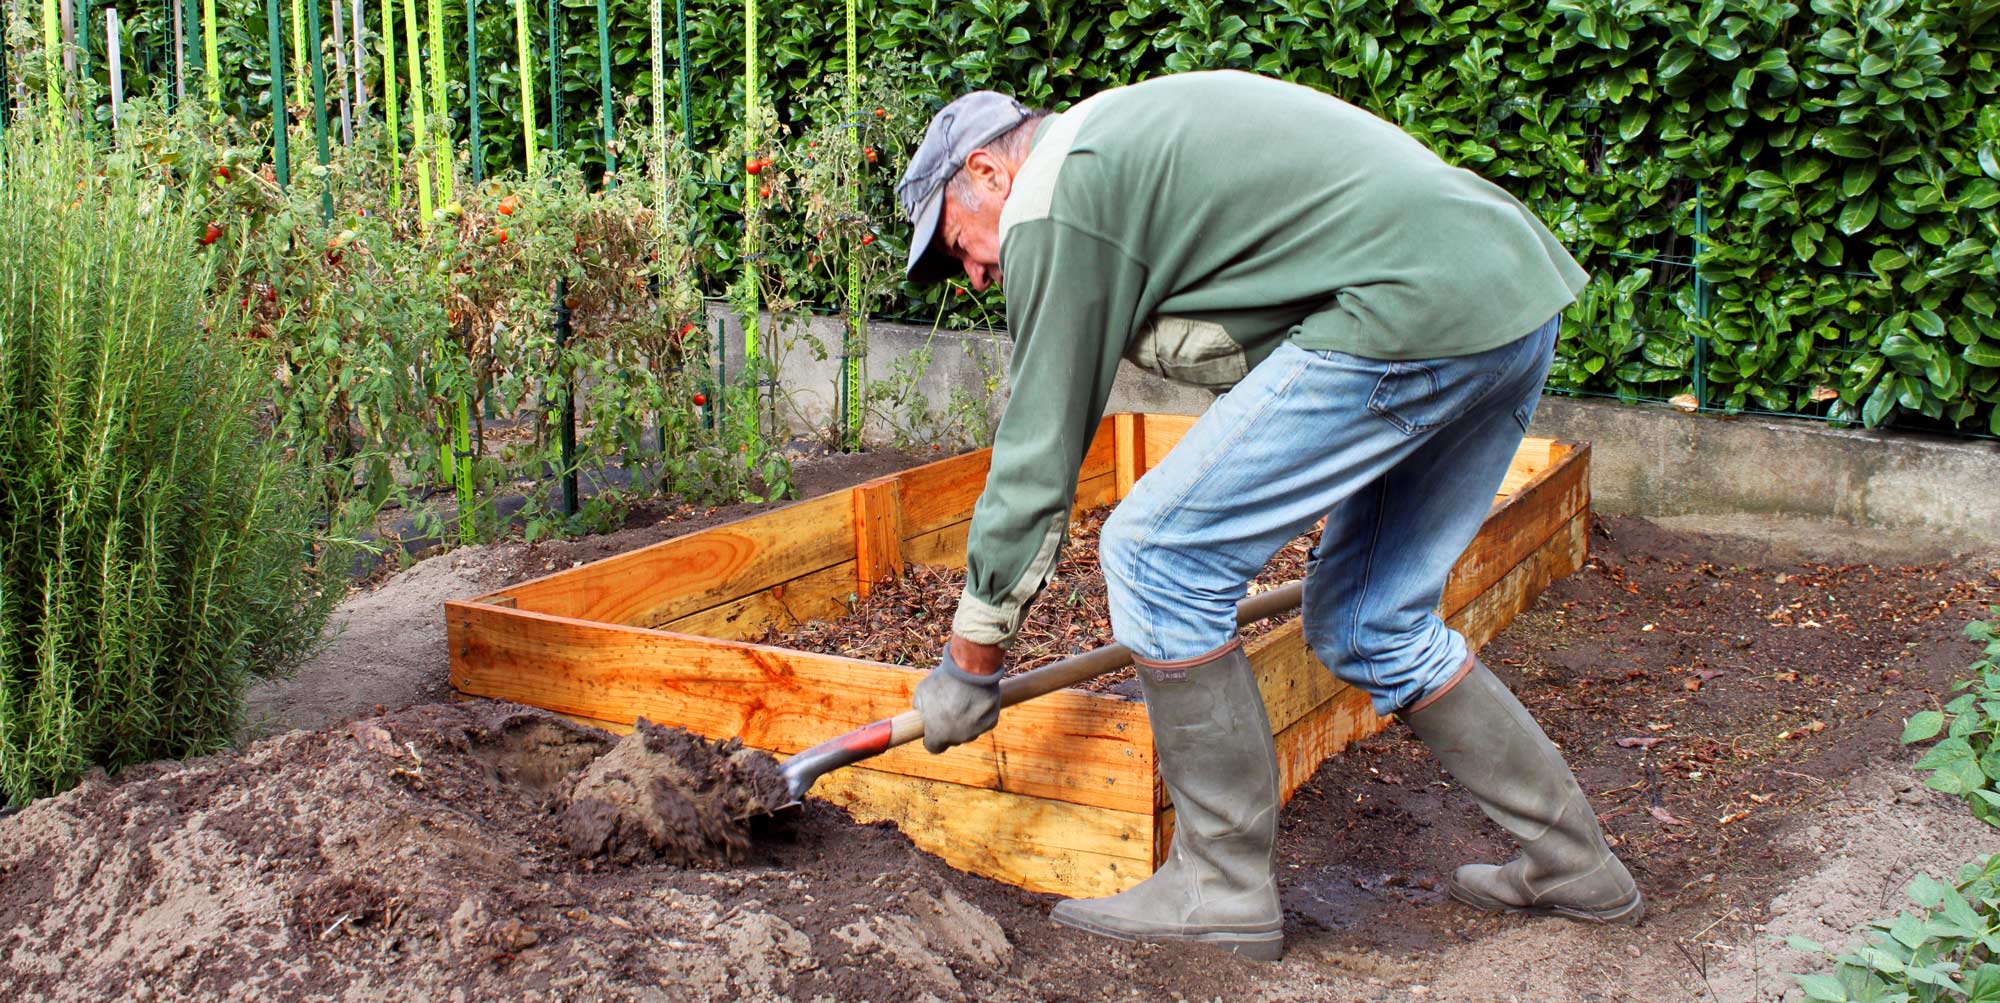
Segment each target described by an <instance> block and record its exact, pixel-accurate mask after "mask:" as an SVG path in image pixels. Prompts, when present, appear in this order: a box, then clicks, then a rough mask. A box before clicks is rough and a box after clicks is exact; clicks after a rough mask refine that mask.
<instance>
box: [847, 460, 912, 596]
mask: <svg viewBox="0 0 2000 1003" xmlns="http://www.w3.org/2000/svg"><path fill="white" fill-rule="evenodd" d="M853 495H854V564H855V567H854V578H855V589H856V591H858V592H859V593H860V594H862V595H864V596H865V595H867V594H869V593H870V592H873V591H874V590H875V586H876V584H877V583H879V582H883V581H893V580H894V579H896V578H897V577H899V576H901V575H902V573H903V497H902V490H901V488H900V487H899V486H898V485H897V484H896V480H895V478H893V477H885V478H882V479H880V480H874V481H869V482H868V483H866V484H863V485H860V486H859V487H856V488H855V489H854V491H853Z"/></svg>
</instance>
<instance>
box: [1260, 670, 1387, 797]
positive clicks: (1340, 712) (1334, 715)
mask: <svg viewBox="0 0 2000 1003" xmlns="http://www.w3.org/2000/svg"><path fill="white" fill-rule="evenodd" d="M1388 726H1389V719H1388V718H1383V717H1377V716H1375V708H1374V707H1373V706H1372V705H1371V704H1370V703H1369V702H1368V694H1366V693H1364V692H1362V691H1360V690H1358V689H1355V688H1354V687H1352V686H1347V685H1342V686H1341V687H1340V689H1339V691H1338V692H1336V693H1335V694H1334V695H1333V697H1332V699H1329V700H1328V701H1327V702H1325V703H1323V704H1321V705H1319V706H1318V707H1316V708H1314V709H1313V711H1312V712H1311V713H1309V714H1307V715H1305V716H1304V717H1301V718H1299V719H1298V720H1297V721H1295V722H1293V723H1292V725H1291V727H1289V728H1286V729H1285V730H1283V731H1281V732H1279V733H1278V735H1277V738H1276V739H1275V742H1276V744H1277V747H1278V797H1279V799H1280V800H1281V801H1290V800H1291V799H1292V795H1294V794H1297V793H1298V791H1299V787H1300V786H1301V785H1303V784H1304V783H1305V782H1306V781H1308V780H1311V779H1312V776H1313V774H1314V773H1317V772H1319V767H1320V764H1321V763H1324V762H1326V760H1327V758H1328V757H1329V756H1332V755H1335V754H1336V753H1338V752H1340V750H1342V749H1345V748H1347V746H1348V745H1349V744H1351V743H1354V742H1358V741H1360V740H1362V739H1364V738H1367V737H1368V736H1370V735H1373V734H1375V733H1376V732H1378V731H1381V730H1382V729H1383V728H1386V727H1388Z"/></svg>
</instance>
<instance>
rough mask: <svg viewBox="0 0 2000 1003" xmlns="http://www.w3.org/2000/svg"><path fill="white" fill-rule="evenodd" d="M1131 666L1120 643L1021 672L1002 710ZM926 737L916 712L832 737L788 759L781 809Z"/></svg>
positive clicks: (1277, 607)
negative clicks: (828, 779)
mask: <svg viewBox="0 0 2000 1003" xmlns="http://www.w3.org/2000/svg"><path fill="white" fill-rule="evenodd" d="M1304 591H1305V583H1304V582H1292V583H1291V584H1289V585H1284V586H1280V587H1278V588H1275V589H1272V590H1271V591H1269V592H1264V593H1260V594H1258V595H1254V596H1251V597H1250V598H1248V599H1245V600H1243V601H1242V602H1241V603H1239V604H1237V606H1236V624H1237V626H1239V627H1240V626H1243V625H1244V624H1249V623H1255V622H1257V621H1258V620H1263V619H1266V618H1269V617H1273V616H1277V615H1278V614H1280V613H1289V612H1291V611H1292V610H1295V609H1297V608H1299V601H1300V597H1301V596H1302V595H1303V594H1304ZM1130 664H1132V651H1131V649H1129V648H1127V647H1125V646H1124V645H1122V644H1109V645H1105V646H1104V647H1102V648H1098V649H1096V650H1094V651H1086V652H1084V653H1083V654H1081V655H1072V656H1070V657H1068V658H1065V659H1063V660H1062V661H1060V662H1053V663H1051V664H1048V665H1044V666H1042V667H1041V668H1039V669H1035V670H1034V671H1032V672H1023V673H1021V674H1020V675H1017V676H1009V677H1007V678H1006V679H1003V680H1001V681H1000V706H1002V707H1012V706H1014V705H1015V704H1017V703H1020V702H1022V701H1024V700H1033V699H1034V698H1036V697H1038V696H1041V695H1043V694H1045V693H1053V692H1055V691H1056V690H1060V689H1065V688H1067V687H1070V686H1074V685H1076V684H1077V683H1080V682H1083V681H1084V680H1086V679H1095V678H1097V677H1098V676H1101V675H1103V674H1105V673H1107V672H1111V671H1114V670H1116V669H1122V668H1124V667H1125V666H1127V665H1130ZM922 737H924V718H923V715H922V714H919V713H917V712H916V711H915V710H906V711H904V712H902V713H901V714H898V715H896V716H895V717H891V718H884V719H883V720H880V721H877V722H875V723H874V724H866V725H862V726H861V727H859V728H856V729H854V730H853V731H850V732H848V733H847V734H845V735H842V736H840V737H839V738H833V739H828V740H827V741H824V742H821V743H820V744H818V745H815V746H813V747H812V748H810V749H807V750H805V751H804V752H801V753H799V754H798V755H796V756H793V757H792V758H790V759H787V760H785V763H784V765H783V766H782V767H780V768H779V770H778V774H779V776H782V777H783V778H784V780H785V785H786V787H787V789H788V790H789V791H790V792H791V802H790V803H789V804H786V805H784V806H783V807H784V808H790V807H792V806H793V805H796V804H798V803H799V799H800V798H803V797H805V795H806V792H807V791H809V790H811V789H812V785H813V783H814V782H815V781H817V780H818V779H819V778H820V777H822V776H824V775H825V774H826V773H827V772H828V771H831V770H837V769H839V768H841V767H843V766H852V765H854V764H855V763H858V762H861V761H862V760H864V759H872V758H874V757H875V756H879V755H881V754H882V753H884V752H887V751H889V750H890V749H893V748H895V747H897V746H899V745H902V744H904V743H907V742H914V741H916V740H917V739H919V738H922ZM780 810H782V809H780Z"/></svg>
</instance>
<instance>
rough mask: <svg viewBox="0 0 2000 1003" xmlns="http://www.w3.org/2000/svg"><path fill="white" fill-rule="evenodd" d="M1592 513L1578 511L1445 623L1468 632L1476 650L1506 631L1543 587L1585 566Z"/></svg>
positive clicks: (1540, 592)
mask: <svg viewBox="0 0 2000 1003" xmlns="http://www.w3.org/2000/svg"><path fill="white" fill-rule="evenodd" d="M1589 530H1590V512H1589V511H1588V510H1586V511H1583V512H1578V513H1577V514H1576V515H1574V516H1572V517H1570V520H1569V522H1568V523H1566V524H1564V526H1563V527H1562V529H1560V530H1558V531H1557V532H1556V533H1555V534H1554V535H1553V536H1550V537H1549V538H1548V539H1547V540H1544V541H1543V542H1542V545H1541V546H1540V547H1537V548H1536V549H1535V551H1534V553H1532V554H1529V555H1528V556H1527V557H1525V558H1523V559H1522V560H1521V563H1519V564H1517V565H1515V566H1514V567H1513V568H1512V569H1511V570H1509V571H1508V572H1507V574H1506V575H1504V576H1502V577H1501V579H1500V580H1499V581H1498V582H1496V583H1494V585H1493V587H1492V588H1489V589H1487V590H1486V591H1485V592H1483V593H1481V594H1480V595H1479V596H1478V597H1477V598H1475V599H1474V600H1473V601H1472V602H1469V603H1467V604H1466V605H1465V606H1464V607H1463V608H1461V609H1460V610H1459V611H1458V612H1456V613H1454V614H1452V615H1451V616H1448V617H1446V618H1445V624H1446V625H1447V626H1449V627H1451V628H1452V629H1453V630H1456V631H1458V632H1459V633H1460V634H1463V635H1465V643H1466V644H1468V645H1470V646H1471V647H1472V649H1473V650H1474V651H1477V650H1479V648H1480V647H1481V646H1483V645H1485V644H1486V642H1488V641H1490V640H1492V639H1493V637H1494V635H1496V634H1499V633H1500V632H1501V631H1502V630H1505V629H1506V627H1507V625H1508V624H1509V623H1512V622H1513V621H1514V617H1516V616H1517V615H1519V614H1520V613H1521V611H1522V610H1525V609H1527V608H1528V607H1530V606H1533V605H1534V604H1535V597H1537V596H1539V595H1541V594H1542V590H1543V589H1546V588H1548V587H1549V584H1550V583H1551V582H1554V581H1556V580H1557V579H1560V578H1562V577H1564V576H1566V575H1568V574H1570V573H1572V572H1574V571H1575V570H1576V569H1578V568H1580V567H1582V566H1583V559H1584V557H1585V555H1586V553H1587V551H1588V548H1589V540H1588V539H1587V536H1588V534H1589Z"/></svg>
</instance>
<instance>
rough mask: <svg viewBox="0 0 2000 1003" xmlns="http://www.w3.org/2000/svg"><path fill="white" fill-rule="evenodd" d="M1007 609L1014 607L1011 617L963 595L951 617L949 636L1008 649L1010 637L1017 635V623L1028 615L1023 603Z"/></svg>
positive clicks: (971, 595) (977, 598)
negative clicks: (951, 634)
mask: <svg viewBox="0 0 2000 1003" xmlns="http://www.w3.org/2000/svg"><path fill="white" fill-rule="evenodd" d="M1010 605H1012V606H1013V607H1014V609H1013V612H1012V613H1011V614H1009V613H1008V612H1006V611H1003V610H1002V609H1000V607H998V606H994V605H991V604H990V603H987V602H984V601H982V600H981V599H980V598H979V597H977V596H975V595H973V594H972V593H971V592H966V593H964V594H962V595H960V596H959V597H958V612H957V613H955V614H953V615H952V618H951V632H952V633H954V634H957V635H958V636H960V637H962V638H965V639H966V640H968V641H971V642H972V643H974V644H995V645H999V646H1000V647H1002V648H1006V647H1010V646H1012V645H1013V643H1014V635H1016V634H1018V633H1020V632H1021V621H1022V620H1023V619H1025V616H1026V613H1027V611H1028V606H1027V604H1026V603H1012V604H1010Z"/></svg>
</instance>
